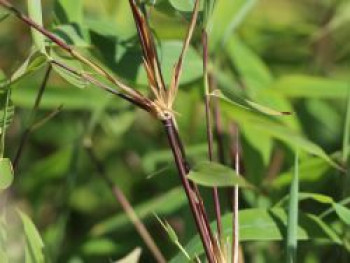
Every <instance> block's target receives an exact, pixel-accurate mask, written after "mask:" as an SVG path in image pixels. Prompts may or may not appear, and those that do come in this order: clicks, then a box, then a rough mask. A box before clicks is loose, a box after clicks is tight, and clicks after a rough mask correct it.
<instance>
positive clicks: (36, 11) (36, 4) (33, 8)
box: [27, 0, 46, 55]
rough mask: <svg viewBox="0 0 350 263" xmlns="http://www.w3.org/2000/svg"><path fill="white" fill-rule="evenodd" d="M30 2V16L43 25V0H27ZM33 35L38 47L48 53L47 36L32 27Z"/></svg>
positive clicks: (42, 51)
mask: <svg viewBox="0 0 350 263" xmlns="http://www.w3.org/2000/svg"><path fill="white" fill-rule="evenodd" d="M27 3H28V14H29V17H30V18H31V19H32V20H33V21H35V22H36V23H37V24H39V25H40V26H42V25H43V12H42V8H41V0H27ZM31 31H32V36H33V40H34V44H35V46H36V47H37V49H38V50H39V51H40V52H41V53H43V54H45V55H46V49H45V37H44V36H43V34H41V33H40V32H38V31H37V30H36V29H34V28H32V29H31Z"/></svg>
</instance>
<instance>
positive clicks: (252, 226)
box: [170, 208, 341, 263]
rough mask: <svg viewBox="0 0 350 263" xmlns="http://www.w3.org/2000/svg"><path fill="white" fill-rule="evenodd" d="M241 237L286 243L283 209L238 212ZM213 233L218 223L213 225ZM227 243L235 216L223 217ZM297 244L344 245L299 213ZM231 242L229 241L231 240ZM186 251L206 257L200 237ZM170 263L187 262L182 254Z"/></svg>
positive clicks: (314, 219)
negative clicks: (318, 242)
mask: <svg viewBox="0 0 350 263" xmlns="http://www.w3.org/2000/svg"><path fill="white" fill-rule="evenodd" d="M239 222H240V225H239V237H240V241H241V242H244V241H264V242H267V241H283V240H284V239H285V237H286V230H287V229H286V228H287V213H286V212H285V210H283V209H280V208H274V209H271V210H266V209H257V208H253V209H245V210H241V211H239ZM211 226H212V228H213V229H215V228H216V222H213V223H211ZM222 226H223V234H224V239H225V240H226V238H228V239H231V238H232V214H226V215H224V216H223V217H222ZM297 237H298V240H299V241H300V240H314V241H315V240H322V241H327V242H330V243H334V244H341V240H340V239H339V237H338V236H337V234H336V233H335V232H334V231H333V230H332V229H331V228H330V227H329V226H328V225H327V224H325V223H324V222H323V221H322V220H321V219H319V218H318V217H316V216H314V215H311V214H304V213H300V215H299V225H298V229H297ZM229 242H230V240H229ZM185 250H186V251H187V253H188V254H189V255H190V256H191V258H194V256H195V255H198V256H200V255H201V254H203V253H204V250H203V246H202V243H201V240H200V238H199V236H198V235H197V236H195V237H194V238H192V239H191V241H190V242H189V243H188V244H187V245H186V246H185ZM170 262H171V263H180V262H187V261H186V258H185V257H184V255H183V254H182V253H179V254H177V255H176V257H174V258H173V259H172V260H171V261H170Z"/></svg>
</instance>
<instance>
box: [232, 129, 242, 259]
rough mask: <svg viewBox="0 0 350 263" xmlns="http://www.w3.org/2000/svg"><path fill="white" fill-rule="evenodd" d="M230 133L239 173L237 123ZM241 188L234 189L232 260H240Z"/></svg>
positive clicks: (234, 162)
mask: <svg viewBox="0 0 350 263" xmlns="http://www.w3.org/2000/svg"><path fill="white" fill-rule="evenodd" d="M230 134H231V139H232V146H231V147H232V149H231V152H232V156H233V160H232V161H233V165H234V168H235V171H236V173H237V174H240V145H239V130H238V127H237V125H235V124H231V125H230ZM238 198H239V188H238V186H235V187H234V189H233V207H232V210H233V236H232V262H233V263H238V262H239V261H238V260H239V218H238V213H239V200H238Z"/></svg>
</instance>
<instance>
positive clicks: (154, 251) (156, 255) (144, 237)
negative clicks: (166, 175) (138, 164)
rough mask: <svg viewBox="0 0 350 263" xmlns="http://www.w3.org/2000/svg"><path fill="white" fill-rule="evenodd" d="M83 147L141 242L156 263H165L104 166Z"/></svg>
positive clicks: (89, 148)
mask: <svg viewBox="0 0 350 263" xmlns="http://www.w3.org/2000/svg"><path fill="white" fill-rule="evenodd" d="M85 146H86V147H85V148H86V151H87V153H88V155H89V157H90V159H91V161H92V162H93V163H94V165H95V167H96V169H97V171H98V173H99V174H100V176H101V178H102V179H103V180H104V181H105V183H106V184H107V185H108V187H109V188H110V189H111V191H112V194H113V196H114V198H115V199H116V200H117V202H118V203H119V204H120V205H121V207H122V208H123V210H124V212H125V214H126V215H127V216H128V217H129V219H130V221H131V222H132V224H133V225H134V227H135V229H136V230H137V232H138V233H139V235H140V236H141V238H142V240H143V241H144V242H145V244H146V246H147V247H148V249H149V250H150V251H151V253H152V255H153V257H154V258H155V260H156V262H158V263H165V262H167V261H166V259H165V257H164V256H163V254H162V252H161V251H160V249H159V247H158V246H157V244H156V242H155V241H154V239H153V238H152V236H151V234H150V233H149V231H148V230H147V228H146V226H145V225H144V224H143V222H142V221H141V220H140V219H139V217H138V216H137V214H136V212H135V210H134V208H133V207H132V205H131V204H130V202H129V201H128V199H127V198H126V196H125V195H124V193H123V191H122V190H121V189H120V188H119V187H118V186H117V185H116V184H115V183H114V182H113V181H112V180H111V179H110V178H109V177H108V175H107V173H106V171H105V169H104V166H103V165H102V163H101V162H100V160H99V159H98V158H97V156H96V155H95V153H94V151H93V149H92V147H91V145H85Z"/></svg>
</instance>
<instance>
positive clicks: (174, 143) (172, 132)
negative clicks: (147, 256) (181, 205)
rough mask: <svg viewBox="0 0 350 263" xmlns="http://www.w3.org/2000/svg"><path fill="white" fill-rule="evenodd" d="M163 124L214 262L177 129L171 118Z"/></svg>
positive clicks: (200, 233) (188, 197) (210, 260)
mask: <svg viewBox="0 0 350 263" xmlns="http://www.w3.org/2000/svg"><path fill="white" fill-rule="evenodd" d="M163 125H164V129H165V132H166V134H167V136H168V141H169V145H170V147H171V150H172V153H173V156H174V160H175V164H176V167H177V170H178V173H179V175H180V179H181V183H182V185H183V187H184V190H185V193H186V196H187V199H188V201H189V205H190V209H191V212H192V214H193V217H194V220H195V223H196V226H197V230H198V232H199V235H200V238H201V240H202V243H203V246H204V250H205V253H206V256H207V259H208V261H209V262H210V263H214V262H215V258H214V254H213V250H212V248H213V244H212V242H211V240H210V237H209V235H208V233H209V230H208V229H206V228H205V225H204V224H203V216H202V215H201V211H200V209H199V208H198V205H200V204H199V202H198V201H196V194H195V193H194V191H193V190H192V188H191V185H190V183H189V181H188V179H187V173H188V170H187V168H186V166H185V165H184V159H185V158H184V156H183V154H182V151H183V149H181V146H180V143H179V141H178V139H179V135H178V134H177V130H176V128H175V127H174V122H173V120H172V119H171V118H169V119H165V120H163Z"/></svg>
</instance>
